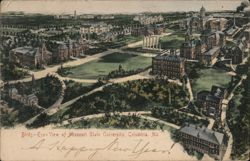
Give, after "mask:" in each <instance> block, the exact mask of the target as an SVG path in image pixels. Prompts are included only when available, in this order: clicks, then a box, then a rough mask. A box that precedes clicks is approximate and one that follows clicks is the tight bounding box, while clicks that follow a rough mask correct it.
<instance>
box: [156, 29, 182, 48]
mask: <svg viewBox="0 0 250 161" xmlns="http://www.w3.org/2000/svg"><path fill="white" fill-rule="evenodd" d="M184 40H185V36H184V35H183V34H179V33H174V34H172V35H169V36H164V37H162V38H161V39H160V41H161V47H162V48H163V49H169V48H174V49H179V48H180V46H181V44H182V43H183V42H184Z"/></svg>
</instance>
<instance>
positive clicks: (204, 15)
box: [200, 5, 206, 18]
mask: <svg viewBox="0 0 250 161" xmlns="http://www.w3.org/2000/svg"><path fill="white" fill-rule="evenodd" d="M200 17H201V18H204V17H206V9H205V8H204V7H203V5H202V7H201V9H200Z"/></svg>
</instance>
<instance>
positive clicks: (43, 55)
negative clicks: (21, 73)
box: [9, 44, 52, 68]
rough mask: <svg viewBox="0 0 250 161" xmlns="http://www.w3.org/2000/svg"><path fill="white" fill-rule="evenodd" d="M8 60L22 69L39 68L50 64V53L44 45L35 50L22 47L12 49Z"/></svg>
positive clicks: (29, 47)
mask: <svg viewBox="0 0 250 161" xmlns="http://www.w3.org/2000/svg"><path fill="white" fill-rule="evenodd" d="M9 59H10V62H12V63H16V64H19V65H20V66H22V67H28V68H39V67H42V66H45V65H47V64H50V63H51V61H52V53H51V52H49V51H48V50H47V49H46V47H45V44H43V45H42V46H40V47H36V48H33V47H31V46H24V47H18V48H15V49H12V50H11V51H10V56H9Z"/></svg>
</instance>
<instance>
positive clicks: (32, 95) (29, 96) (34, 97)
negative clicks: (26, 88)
mask: <svg viewBox="0 0 250 161" xmlns="http://www.w3.org/2000/svg"><path fill="white" fill-rule="evenodd" d="M27 98H28V99H38V98H37V96H36V95H35V94H30V95H28V96H27Z"/></svg>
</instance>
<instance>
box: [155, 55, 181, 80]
mask: <svg viewBox="0 0 250 161" xmlns="http://www.w3.org/2000/svg"><path fill="white" fill-rule="evenodd" d="M171 52H172V53H170V54H161V55H158V56H156V57H154V58H153V59H152V73H153V74H155V75H163V76H167V77H168V78H174V79H180V78H182V77H183V76H184V75H185V60H184V59H183V58H181V57H179V56H177V55H176V54H174V53H173V52H175V51H171Z"/></svg>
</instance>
